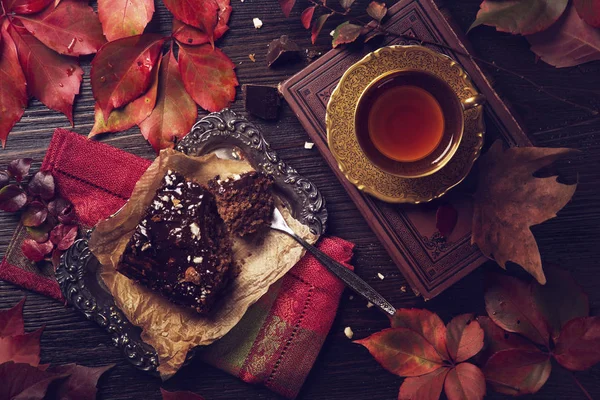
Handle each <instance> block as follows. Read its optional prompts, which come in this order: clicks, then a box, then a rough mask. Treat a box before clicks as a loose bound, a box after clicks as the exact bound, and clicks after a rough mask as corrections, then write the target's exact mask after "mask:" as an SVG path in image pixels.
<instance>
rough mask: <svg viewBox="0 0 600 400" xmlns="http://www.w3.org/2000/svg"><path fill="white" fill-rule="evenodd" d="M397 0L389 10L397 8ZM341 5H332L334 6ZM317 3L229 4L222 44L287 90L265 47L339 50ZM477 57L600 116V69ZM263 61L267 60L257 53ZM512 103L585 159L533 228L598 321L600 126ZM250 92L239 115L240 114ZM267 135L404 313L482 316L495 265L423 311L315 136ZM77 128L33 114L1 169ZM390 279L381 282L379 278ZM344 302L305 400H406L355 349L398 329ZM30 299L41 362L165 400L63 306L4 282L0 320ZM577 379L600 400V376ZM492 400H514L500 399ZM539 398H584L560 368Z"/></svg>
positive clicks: (518, 51) (182, 386) (481, 33)
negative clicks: (284, 8)
mask: <svg viewBox="0 0 600 400" xmlns="http://www.w3.org/2000/svg"><path fill="white" fill-rule="evenodd" d="M392 2H393V1H390V2H389V3H392ZM479 2H480V1H479V0H452V1H450V0H448V1H447V2H446V6H447V9H448V10H449V12H450V14H451V15H452V17H453V18H454V19H455V21H456V22H457V24H458V26H459V27H460V28H461V29H462V30H466V29H467V28H468V27H469V25H470V24H471V22H472V21H473V19H474V18H475V14H476V13H477V9H478V6H479ZM332 3H333V0H332ZM367 3H368V1H365V0H359V1H357V6H356V7H355V8H356V12H357V14H362V11H363V10H362V9H363V8H364V7H366V4H367ZM307 4H308V1H307V0H299V1H298V4H297V5H296V6H295V7H294V9H293V10H292V13H291V16H290V18H289V19H286V18H285V17H284V16H283V14H282V12H281V10H280V9H279V5H278V4H277V1H275V0H245V1H244V2H243V3H242V2H240V1H239V0H232V6H233V15H232V17H231V30H230V32H228V33H227V34H226V35H225V36H224V37H223V39H221V40H220V41H219V42H218V45H219V46H220V47H221V48H222V49H223V50H224V51H225V53H226V54H227V55H229V57H231V59H232V60H233V61H234V62H235V64H236V65H237V73H238V78H239V81H240V83H242V84H243V83H263V84H277V83H279V82H280V81H282V80H283V79H285V78H288V77H290V76H291V75H292V74H294V73H295V72H297V71H298V70H300V69H301V68H302V67H303V66H304V65H306V62H305V61H299V62H297V63H295V64H289V65H285V66H282V67H278V68H274V69H269V68H267V66H266V61H265V56H266V47H267V43H268V42H269V41H270V40H272V39H274V38H277V37H279V35H281V34H287V35H289V36H290V37H291V38H292V39H293V40H295V41H297V42H298V43H299V45H300V46H301V47H303V48H306V49H315V50H320V51H325V50H327V49H328V48H329V46H330V43H329V41H330V37H329V35H328V34H327V33H328V32H329V31H330V30H331V29H333V28H334V27H335V25H336V24H337V23H339V22H341V21H340V20H336V19H335V18H332V19H331V20H330V21H328V22H327V24H326V26H325V28H324V29H323V32H324V33H323V34H322V35H321V38H320V39H319V40H318V41H317V45H316V46H312V45H310V38H309V33H308V32H307V31H305V30H304V29H303V28H302V26H301V24H300V19H299V17H300V13H301V11H302V9H303V6H304V7H306V5H307ZM156 6H157V12H156V14H155V16H154V19H153V21H152V22H151V24H150V26H149V27H148V28H147V31H153V32H161V33H165V34H166V33H168V32H169V30H170V26H171V16H170V14H169V13H168V11H166V9H165V7H164V6H163V5H162V4H161V3H160V2H156ZM254 17H259V18H260V19H261V20H262V21H263V23H264V25H263V27H262V28H261V29H260V30H256V29H255V28H254V26H253V24H252V18H254ZM469 38H470V39H471V42H472V44H473V47H474V48H475V50H476V52H477V53H478V54H479V55H481V56H482V57H483V58H485V59H487V60H490V61H495V62H496V63H498V64H499V65H502V66H507V67H509V68H511V69H513V70H515V71H516V72H518V73H519V74H522V75H524V76H527V77H529V78H532V79H534V80H536V81H537V82H538V83H540V84H542V85H544V86H546V87H548V88H553V90H556V92H557V93H558V94H559V95H562V96H568V97H569V98H572V99H574V100H577V101H579V102H581V103H584V104H587V105H589V106H593V107H596V108H599V107H600V62H596V63H591V64H587V65H583V66H579V67H573V68H567V69H562V70H556V69H554V68H553V67H550V66H548V65H546V64H544V63H543V62H536V60H535V56H534V54H533V53H531V52H530V51H529V46H528V44H527V42H526V40H525V39H523V38H521V37H517V36H510V35H506V34H501V33H497V32H495V31H494V29H492V28H488V27H480V28H477V29H476V30H474V31H473V32H471V34H470V35H469ZM250 53H255V54H256V62H255V63H253V62H251V61H250V59H249V58H248V54H250ZM90 59H91V58H90V57H86V58H84V59H83V61H82V66H83V69H84V70H85V76H84V81H83V85H82V88H81V93H82V94H81V95H80V96H78V97H77V98H76V102H75V112H74V116H75V128H74V130H75V131H76V132H79V133H81V134H86V135H87V133H88V132H89V131H90V129H91V127H92V125H93V121H94V118H93V113H94V103H93V97H92V93H91V87H90V81H89V69H90V68H89V64H90ZM489 74H490V76H491V77H492V78H493V80H494V82H495V85H496V88H497V90H498V91H499V93H500V94H501V95H503V96H504V97H506V99H508V101H510V102H511V103H512V105H513V106H514V107H515V110H516V111H517V113H518V115H519V116H520V117H521V119H522V120H523V122H524V125H525V126H526V128H527V130H528V131H529V132H530V137H531V139H532V140H533V141H534V142H535V143H536V144H537V145H539V146H551V147H561V146H565V147H573V148H578V149H580V150H582V153H581V155H580V156H579V157H578V159H576V160H575V161H574V162H572V163H565V164H564V165H561V171H562V172H564V173H565V174H566V175H568V176H571V177H576V179H578V181H579V188H578V190H577V192H576V194H575V197H574V200H573V201H572V203H570V204H569V205H567V207H566V208H565V209H564V210H563V211H561V212H560V213H559V216H558V217H557V218H555V219H553V220H550V221H548V222H546V223H544V224H542V225H540V226H537V227H535V228H534V234H535V236H536V238H537V240H538V243H539V245H540V250H541V253H542V257H543V258H544V259H546V260H551V261H553V262H555V263H557V264H560V265H562V266H563V267H565V268H568V269H569V270H571V271H572V272H573V275H574V276H575V279H576V280H577V281H578V282H579V283H581V284H582V285H583V287H584V288H585V289H586V291H587V292H588V293H589V295H590V301H591V310H592V314H593V315H600V291H599V290H598V287H599V286H600V274H599V273H598V272H599V271H598V256H599V255H600V246H599V245H600V242H599V239H598V238H599V237H600V236H599V235H600V202H599V201H598V196H599V194H600V186H599V185H598V184H599V183H600V117H597V118H595V119H594V118H592V119H590V116H589V115H587V114H586V113H585V112H582V111H579V110H578V109H576V108H573V107H569V106H566V105H564V104H563V103H560V102H557V101H555V100H552V99H549V98H548V97H547V96H545V95H544V94H541V93H538V92H537V91H535V90H534V89H532V88H531V87H530V86H527V85H525V84H524V82H522V81H520V80H519V79H516V78H513V77H511V76H507V75H506V74H503V73H500V72H498V71H489ZM241 97H242V96H241V93H240V92H239V90H238V96H237V100H236V102H235V103H234V105H233V107H232V108H233V109H234V110H235V111H242V104H241ZM255 122H256V123H258V124H259V125H260V126H261V127H262V128H263V130H264V132H265V136H266V138H267V140H268V141H269V142H270V143H271V145H272V146H273V147H274V148H275V149H276V150H277V151H278V153H279V154H280V156H281V157H282V158H283V159H285V160H286V161H288V162H289V163H290V164H291V165H293V166H294V167H295V168H297V169H298V170H299V171H300V173H302V174H304V175H306V176H308V177H310V179H311V180H313V181H314V182H315V183H316V184H317V185H318V187H319V188H320V189H321V190H322V192H323V194H324V196H325V198H326V199H327V203H328V209H329V213H330V224H329V233H330V234H333V235H338V236H341V237H343V238H344V239H348V240H351V241H353V242H355V243H356V245H357V248H356V256H355V258H354V262H353V263H354V265H355V266H356V271H357V273H358V274H359V275H360V276H362V277H363V278H364V279H365V280H366V281H367V282H369V283H370V284H371V285H373V287H375V288H376V289H377V290H379V291H380V292H381V293H383V294H384V295H385V296H386V297H387V298H388V299H389V300H390V301H391V302H392V303H393V304H394V305H395V306H396V307H427V308H428V309H430V310H433V311H435V312H437V313H439V314H440V316H441V317H442V319H443V320H444V321H445V322H448V321H449V320H450V319H451V318H452V317H453V316H455V315H458V314H460V313H465V312H478V313H482V312H484V307H483V287H482V280H483V279H482V278H483V274H484V272H485V270H488V269H494V268H497V267H495V266H494V264H492V263H489V265H485V266H484V267H482V268H480V269H478V270H477V271H475V272H474V273H473V274H471V275H469V276H468V277H466V278H465V279H463V280H462V281H460V282H459V283H458V284H457V285H455V286H453V287H452V288H451V289H449V290H447V291H446V292H445V293H443V294H442V295H440V296H438V297H436V298H435V299H434V300H432V301H430V302H427V303H424V302H423V301H422V300H421V299H419V298H415V297H414V296H412V295H411V294H410V293H409V292H408V291H407V292H403V291H401V287H402V286H403V285H406V281H405V280H404V278H403V277H402V275H401V274H400V272H399V271H398V269H397V268H396V267H395V266H394V265H393V263H392V262H391V260H390V258H389V257H388V256H387V254H386V252H385V250H384V249H383V247H382V246H381V245H380V244H379V242H378V241H377V239H376V238H375V236H374V235H373V233H372V232H371V231H370V229H369V228H368V226H367V224H366V223H365V221H364V220H363V219H362V217H361V215H360V214H359V212H358V211H357V210H356V208H355V207H354V205H353V203H352V202H351V201H350V199H349V198H348V196H347V195H346V193H345V191H344V190H343V188H342V186H341V185H340V184H339V183H338V182H337V181H336V179H335V176H334V175H333V173H332V172H331V171H330V170H329V169H328V167H327V165H326V163H325V161H324V160H323V159H322V158H321V157H320V155H319V154H318V152H317V151H316V150H304V148H303V144H304V142H305V141H306V140H307V139H308V136H307V135H306V133H305V132H304V131H303V129H302V127H301V126H300V124H299V122H298V121H297V119H296V117H295V116H294V115H293V113H292V112H291V111H290V109H289V108H288V107H287V106H285V105H284V107H283V109H282V112H281V117H280V119H279V120H278V121H276V122H264V121H260V120H258V121H255ZM57 127H64V128H70V126H69V123H68V121H67V119H66V118H65V117H64V115H62V114H59V113H57V112H54V111H50V110H48V109H47V108H45V107H44V106H43V105H42V104H41V103H39V102H38V101H37V100H32V101H31V102H30V107H29V108H28V109H27V110H26V112H25V115H24V117H23V119H22V120H21V121H20V122H19V123H18V124H17V125H16V126H15V128H14V129H13V132H12V133H11V135H10V136H9V140H8V144H7V147H6V149H4V150H0V165H6V164H7V163H8V162H9V161H10V160H12V159H14V158H17V157H23V156H27V157H32V158H34V159H35V160H37V163H36V164H34V168H39V165H40V162H41V160H42V158H43V156H44V153H45V150H46V148H47V146H48V143H49V142H50V138H51V135H52V132H53V130H54V128H57ZM100 140H102V141H104V142H106V143H108V144H110V145H112V146H115V147H118V148H121V149H124V150H126V151H129V152H132V153H134V154H137V155H140V156H142V157H147V158H152V157H153V151H152V149H151V147H150V146H149V145H148V144H147V143H146V142H145V141H144V139H143V138H142V136H141V135H140V134H139V130H138V129H137V128H134V129H130V130H129V131H127V132H124V133H119V134H115V135H107V136H103V137H102V138H101V139H100ZM16 222H17V219H16V218H15V216H13V215H7V214H0V256H3V255H4V250H5V249H6V246H7V245H8V243H9V241H10V237H11V235H12V233H13V230H14V228H15V226H16ZM378 272H380V273H382V274H383V275H384V276H385V279H384V280H380V279H379V278H377V273H378ZM350 294H351V293H350V292H349V291H347V292H346V293H345V294H344V296H343V298H342V302H341V306H340V310H339V312H338V316H337V318H336V321H335V322H334V326H333V328H332V331H331V333H330V335H329V337H328V339H327V341H326V343H325V346H324V347H323V350H322V352H321V354H320V356H319V358H318V360H317V363H316V364H315V366H314V368H313V370H312V372H311V374H310V375H309V378H308V380H307V382H306V384H305V385H304V387H303V390H302V392H301V394H300V396H299V398H300V399H328V400H330V399H357V400H359V399H368V400H373V399H395V398H397V395H398V387H399V385H400V383H401V382H402V379H401V378H398V377H395V376H393V375H392V374H390V373H388V372H386V371H384V370H383V369H382V368H381V367H380V366H379V365H378V364H377V363H376V362H375V361H374V360H373V358H372V357H371V356H369V354H368V353H367V351H366V350H365V349H364V348H362V347H361V346H357V345H355V344H352V343H351V341H349V340H348V339H347V338H346V337H345V336H344V334H343V329H344V327H346V326H351V327H352V329H353V331H354V333H355V338H363V337H365V336H367V335H369V334H370V333H372V332H374V331H376V330H379V329H382V328H384V327H387V326H388V322H387V318H386V317H385V316H384V315H383V314H382V313H380V312H378V311H377V310H376V309H374V308H371V309H367V308H366V307H365V302H364V301H363V300H361V299H359V298H358V296H355V297H354V299H353V300H350V299H349V295H350ZM23 295H27V296H28V300H27V303H26V305H25V323H26V329H27V330H32V329H35V328H38V327H40V326H42V325H46V330H45V332H44V334H43V336H42V362H43V363H52V364H63V363H68V362H78V363H81V364H84V365H88V366H94V365H103V364H107V363H117V367H116V368H115V369H113V370H111V371H109V372H108V373H107V374H106V375H105V377H103V379H101V381H100V391H99V397H98V398H101V399H134V398H135V399H138V398H139V399H149V400H150V399H160V394H159V390H158V388H159V387H160V386H161V382H160V380H159V379H157V378H153V377H150V376H148V375H146V374H144V373H142V372H139V371H137V370H135V369H134V368H133V367H131V366H129V365H128V364H127V363H126V362H125V361H124V360H123V359H122V358H121V355H120V353H119V351H118V350H117V349H116V348H114V347H112V344H111V341H110V338H109V336H108V335H106V334H105V333H104V332H103V331H102V330H101V329H100V328H98V327H97V326H96V325H95V324H94V323H92V322H88V321H86V320H85V319H84V318H83V316H81V315H80V314H78V313H77V312H75V311H73V310H71V309H69V308H64V307H63V305H62V304H59V303H57V302H55V301H53V300H49V299H47V298H45V297H43V296H40V295H37V294H32V293H30V292H27V291H25V290H21V289H19V288H17V287H15V286H13V285H11V284H8V283H5V282H0V308H6V307H9V306H12V305H13V304H15V303H17V302H18V300H19V299H20V298H21V297H22V296H23ZM576 376H577V377H578V378H579V379H580V381H581V383H582V384H583V386H584V387H586V388H587V390H588V391H589V392H590V394H591V396H592V397H593V398H600V366H596V367H594V368H592V369H591V370H590V371H587V372H578V373H576ZM164 387H165V388H166V389H168V390H191V391H194V392H197V393H200V394H202V395H203V396H205V398H206V399H207V400H213V399H269V400H271V399H273V400H274V399H279V397H278V396H277V395H275V394H273V393H271V392H269V391H268V390H267V389H264V388H257V387H253V386H250V385H247V384H245V383H243V382H241V381H239V380H238V379H236V378H233V377H231V376H229V375H227V374H226V373H224V372H221V371H219V370H217V369H215V368H212V367H209V366H207V365H204V364H202V363H200V362H197V361H196V362H193V363H192V364H191V365H190V366H188V367H186V368H184V369H183V370H182V371H180V373H178V374H177V375H176V376H175V377H174V378H173V379H171V380H170V381H168V382H166V383H165V384H164ZM489 398H492V399H500V398H504V396H501V395H498V394H495V393H491V394H490V396H489ZM533 398H539V399H557V398H561V399H582V398H584V397H583V395H582V393H581V391H580V390H579V389H578V388H577V386H576V385H575V384H574V383H573V380H572V377H571V376H570V375H569V373H566V372H564V371H561V370H559V368H557V367H555V368H554V370H553V372H552V376H551V377H550V379H549V381H548V383H547V384H546V385H545V386H544V387H543V388H542V389H541V391H540V392H539V393H538V394H537V395H536V396H533Z"/></svg>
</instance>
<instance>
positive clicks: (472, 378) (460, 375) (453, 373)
mask: <svg viewBox="0 0 600 400" xmlns="http://www.w3.org/2000/svg"><path fill="white" fill-rule="evenodd" d="M444 392H445V393H446V396H447V397H448V400H478V399H483V396H485V377H484V376H483V372H481V370H480V369H479V368H477V367H476V366H475V365H473V364H469V363H462V364H458V365H457V366H456V368H452V369H451V370H450V372H448V376H447V377H446V383H445V384H444Z"/></svg>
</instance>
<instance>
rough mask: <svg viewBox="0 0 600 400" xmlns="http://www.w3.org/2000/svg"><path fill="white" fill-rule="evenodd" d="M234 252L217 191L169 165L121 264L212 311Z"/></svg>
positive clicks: (180, 300) (177, 299) (174, 297)
mask: <svg viewBox="0 0 600 400" xmlns="http://www.w3.org/2000/svg"><path fill="white" fill-rule="evenodd" d="M231 257H232V256H231V242H230V239H229V236H228V233H227V229H226V227H225V224H224V223H223V220H222V219H221V217H220V216H219V214H218V212H217V206H216V202H215V198H214V196H213V195H212V194H211V193H210V192H209V191H208V190H207V189H206V188H205V187H203V186H202V185H199V184H198V183H195V182H192V181H189V180H186V179H185V178H184V177H183V176H181V175H180V174H178V173H176V172H173V171H168V173H167V174H166V175H165V177H164V179H163V182H162V184H161V186H160V188H159V189H158V190H157V192H156V195H155V197H154V199H153V201H152V204H151V205H150V206H149V207H148V208H147V210H146V212H145V215H144V217H143V218H142V220H141V221H140V223H139V225H138V226H137V227H136V229H135V232H134V234H133V236H132V237H131V239H130V241H129V244H128V245H127V248H126V250H125V253H124V254H123V258H122V259H121V262H120V264H119V266H118V267H117V270H118V271H119V272H120V273H122V274H123V275H125V276H127V277H129V278H131V279H134V280H136V281H138V282H140V283H141V284H143V285H145V286H147V287H149V288H150V289H152V290H155V291H158V292H160V293H162V294H163V295H164V296H165V297H167V298H168V299H169V300H171V301H172V302H174V303H177V304H180V305H183V306H186V307H190V308H193V309H195V310H196V311H197V312H198V313H200V314H206V313H208V312H209V311H210V309H211V307H212V305H213V304H214V302H215V300H216V298H217V296H218V295H219V292H220V291H221V289H222V288H223V287H224V286H225V284H226V283H227V280H228V278H229V275H230V274H229V269H230V266H231V262H232V261H231V260H232V258H231Z"/></svg>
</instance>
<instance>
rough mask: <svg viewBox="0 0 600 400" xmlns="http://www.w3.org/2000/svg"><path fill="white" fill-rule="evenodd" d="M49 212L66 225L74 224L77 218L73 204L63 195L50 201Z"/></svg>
mask: <svg viewBox="0 0 600 400" xmlns="http://www.w3.org/2000/svg"><path fill="white" fill-rule="evenodd" d="M48 212H49V213H50V215H52V216H54V217H56V218H57V219H58V221H59V222H60V223H63V224H66V225H70V224H74V223H75V222H76V220H77V215H76V214H75V209H74V208H73V204H71V203H70V202H68V201H67V200H65V199H63V198H62V197H58V198H56V199H54V200H52V201H51V202H50V203H48Z"/></svg>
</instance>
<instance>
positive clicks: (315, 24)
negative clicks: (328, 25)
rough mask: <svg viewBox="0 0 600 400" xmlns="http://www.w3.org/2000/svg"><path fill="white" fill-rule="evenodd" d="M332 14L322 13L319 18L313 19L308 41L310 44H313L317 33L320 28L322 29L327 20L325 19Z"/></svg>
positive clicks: (319, 31)
mask: <svg viewBox="0 0 600 400" xmlns="http://www.w3.org/2000/svg"><path fill="white" fill-rule="evenodd" d="M332 15H333V13H331V14H323V15H321V16H320V17H319V18H317V19H316V20H314V21H313V24H312V30H311V33H310V41H311V43H312V44H315V42H316V41H317V37H318V36H319V33H321V29H323V25H325V22H327V19H328V18H329V17H331V16H332Z"/></svg>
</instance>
